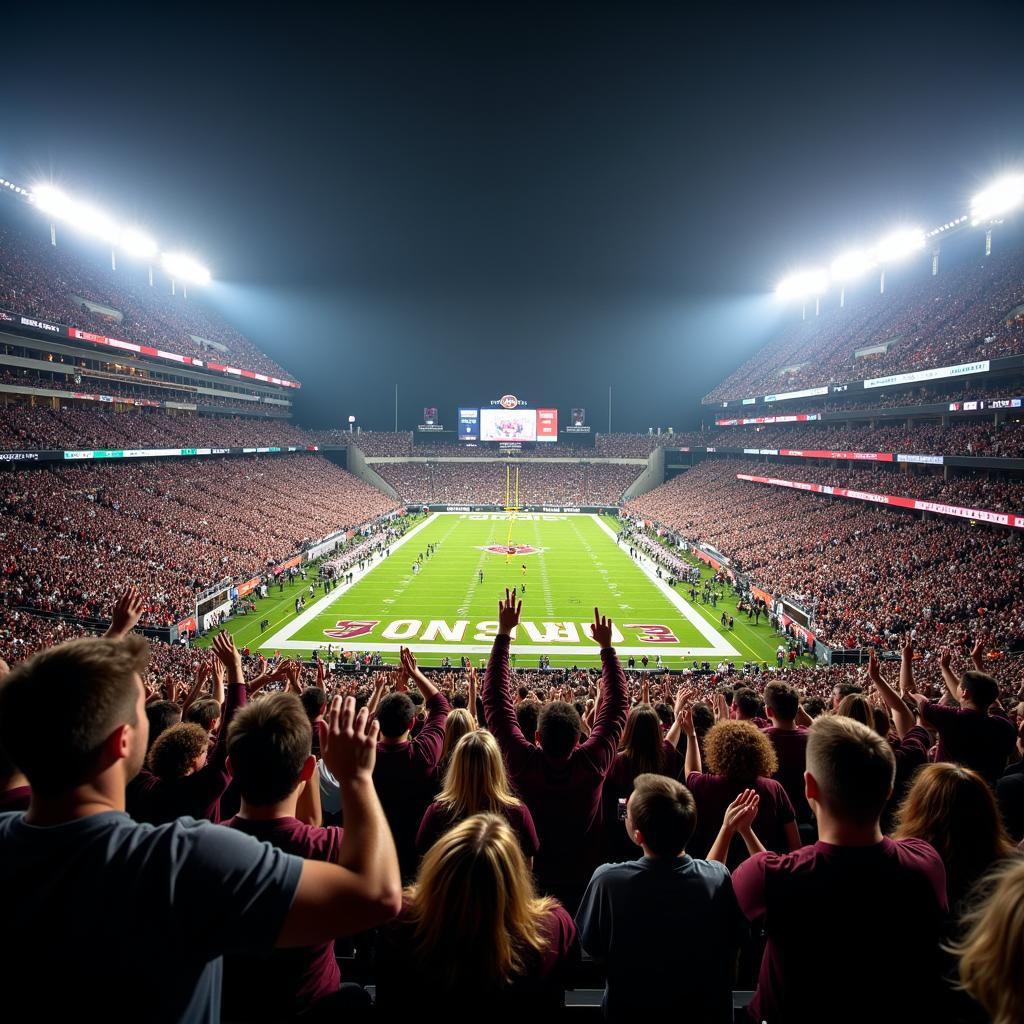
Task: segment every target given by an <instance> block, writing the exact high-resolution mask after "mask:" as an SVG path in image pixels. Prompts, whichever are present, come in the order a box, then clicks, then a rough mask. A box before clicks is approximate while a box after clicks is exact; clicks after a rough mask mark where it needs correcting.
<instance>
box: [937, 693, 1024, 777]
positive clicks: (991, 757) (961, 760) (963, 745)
mask: <svg viewBox="0 0 1024 1024" xmlns="http://www.w3.org/2000/svg"><path fill="white" fill-rule="evenodd" d="M921 717H922V718H923V719H924V721H925V722H927V723H928V725H930V726H932V727H933V728H934V729H935V730H936V731H937V732H938V734H939V749H938V752H937V753H936V756H935V759H936V760H937V761H954V762H955V763H957V764H962V765H965V766H966V767H967V768H973V769H974V770H975V771H976V772H977V773H978V774H979V775H980V776H981V777H982V778H983V779H984V780H985V781H986V782H987V783H988V784H989V785H990V786H994V785H995V784H996V780H997V779H998V778H999V776H1000V775H1002V774H1003V771H1004V770H1005V769H1006V763H1007V761H1009V759H1010V755H1011V754H1012V753H1013V749H1014V746H1015V745H1016V743H1017V730H1016V729H1014V727H1013V725H1012V724H1011V723H1010V721H1009V719H1006V718H1003V717H1002V716H1001V715H990V714H988V713H987V712H985V711H974V710H972V709H970V708H952V707H944V706H943V705H941V704H926V705H925V706H924V708H923V709H922V710H921Z"/></svg>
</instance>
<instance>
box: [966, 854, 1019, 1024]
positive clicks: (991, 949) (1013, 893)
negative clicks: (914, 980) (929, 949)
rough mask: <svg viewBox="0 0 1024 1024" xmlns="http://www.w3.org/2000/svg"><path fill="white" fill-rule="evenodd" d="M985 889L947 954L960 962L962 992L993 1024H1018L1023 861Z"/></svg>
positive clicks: (989, 880) (1002, 871)
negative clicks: (960, 937)
mask: <svg viewBox="0 0 1024 1024" xmlns="http://www.w3.org/2000/svg"><path fill="white" fill-rule="evenodd" d="M985 887H986V889H987V893H986V898H985V900H984V901H983V902H982V903H979V904H978V905H977V906H976V907H975V909H974V910H972V911H971V912H970V913H968V914H967V915H966V916H965V917H964V918H963V924H964V925H966V927H967V931H966V933H965V935H964V937H963V939H962V940H961V941H960V942H958V943H956V944H955V945H952V946H949V947H948V950H949V952H950V953H952V954H954V955H955V956H958V957H959V958H960V987H961V988H962V989H964V990H965V991H966V992H967V993H968V995H970V996H971V997H972V998H974V999H976V1000H977V1001H978V1002H979V1003H981V1005H982V1006H983V1007H984V1008H985V1010H986V1011H987V1013H988V1014H989V1016H990V1017H991V1018H992V1021H993V1024H1016V1022H1017V1021H1020V1020H1021V1019H1024V970H1022V969H1021V968H1022V966H1024V860H1020V859H1014V860H1012V861H1010V862H1009V863H1007V864H1005V865H1003V866H1001V867H1000V868H998V869H997V870H996V871H994V872H992V874H991V875H989V876H988V878H987V879H986V885H985Z"/></svg>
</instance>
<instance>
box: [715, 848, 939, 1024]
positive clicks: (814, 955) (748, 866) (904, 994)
mask: <svg viewBox="0 0 1024 1024" xmlns="http://www.w3.org/2000/svg"><path fill="white" fill-rule="evenodd" d="M732 885H733V890H734V892H735V893H736V900H737V902H738V903H739V906H740V910H742V911H743V913H744V914H745V915H746V917H747V918H748V920H750V921H763V924H764V928H765V930H766V932H767V937H768V944H767V946H766V948H765V952H764V958H763V960H762V961H761V974H760V978H759V980H758V985H757V992H756V993H755V994H754V999H753V1001H752V1002H751V1004H750V1008H749V1014H750V1018H751V1020H753V1021H759V1022H760V1021H766V1022H767V1024H812V1022H813V1024H820V1022H821V1021H829V1022H830V1024H832V1022H837V1024H853V1022H857V1024H864V1022H865V1021H868V1022H871V1021H904V1022H906V1021H912V1020H945V1019H946V1016H945V1015H943V1014H942V1013H940V1012H939V1010H940V1000H941V998H942V993H943V982H942V970H943V965H942V959H941V952H940V948H939V943H940V941H941V940H942V938H943V924H944V919H945V915H946V909H947V907H946V872H945V869H944V868H943V866H942V860H941V858H940V857H939V855H938V854H937V853H936V852H935V850H934V849H933V848H932V847H931V846H929V845H928V843H926V842H924V841H923V840H921V839H901V840H898V841H893V840H892V839H883V840H882V841H881V842H880V843H877V844H875V845H873V846H867V847H848V846H833V845H831V844H829V843H822V842H818V843H815V844H814V845H813V846H804V847H801V848H800V849H799V850H797V851H796V852H794V853H790V854H786V855H785V856H782V857H780V856H779V855H777V854H774V853H759V854H757V855H756V856H754V857H750V858H749V859H748V860H746V861H744V863H742V864H741V865H740V866H739V867H737V868H736V870H735V871H733V874H732ZM887 928H888V929H889V930H890V932H891V934H890V940H891V941H890V945H892V943H893V942H894V943H895V946H894V947H893V948H894V949H898V950H899V953H898V956H897V958H896V960H894V961H892V962H891V963H890V964H889V969H887V970H878V971H873V972H871V980H870V984H862V983H861V982H860V981H858V980H855V979H854V978H853V977H852V976H851V975H850V974H849V973H848V972H849V971H850V970H853V971H854V973H855V974H856V972H857V968H856V965H858V964H863V963H864V958H865V956H869V957H870V956H871V955H872V953H871V951H873V950H878V949H879V948H880V945H879V944H880V943H882V944H883V945H884V942H885V939H884V935H885V932H886V929H887ZM893 929H895V931H893Z"/></svg>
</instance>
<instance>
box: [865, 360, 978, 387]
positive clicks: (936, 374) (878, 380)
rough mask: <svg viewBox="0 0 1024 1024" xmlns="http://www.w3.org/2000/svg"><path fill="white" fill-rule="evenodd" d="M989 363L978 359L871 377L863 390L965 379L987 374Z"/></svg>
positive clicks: (866, 381)
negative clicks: (953, 364) (920, 382)
mask: <svg viewBox="0 0 1024 1024" xmlns="http://www.w3.org/2000/svg"><path fill="white" fill-rule="evenodd" d="M988 371H989V361H988V360H987V359H979V360H977V361H976V362H973V363H958V364H957V365H956V366H935V367H933V368H932V369H930V370H915V371H914V372H913V373H891V374H889V376H888V377H871V378H869V379H868V380H865V381H864V387H865V388H886V387H889V386H890V385H892V384H917V383H918V382H919V381H923V380H942V379H944V378H946V377H966V376H967V375H968V374H972V373H988Z"/></svg>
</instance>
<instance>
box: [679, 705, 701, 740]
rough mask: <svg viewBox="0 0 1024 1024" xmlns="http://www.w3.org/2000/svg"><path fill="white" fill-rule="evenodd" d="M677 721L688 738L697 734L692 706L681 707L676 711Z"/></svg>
mask: <svg viewBox="0 0 1024 1024" xmlns="http://www.w3.org/2000/svg"><path fill="white" fill-rule="evenodd" d="M676 721H677V722H678V723H679V728H680V729H682V730H683V732H685V733H686V736H687V739H689V738H690V737H693V736H695V735H696V729H695V728H694V725H693V709H692V708H680V710H679V711H677V712H676Z"/></svg>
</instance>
